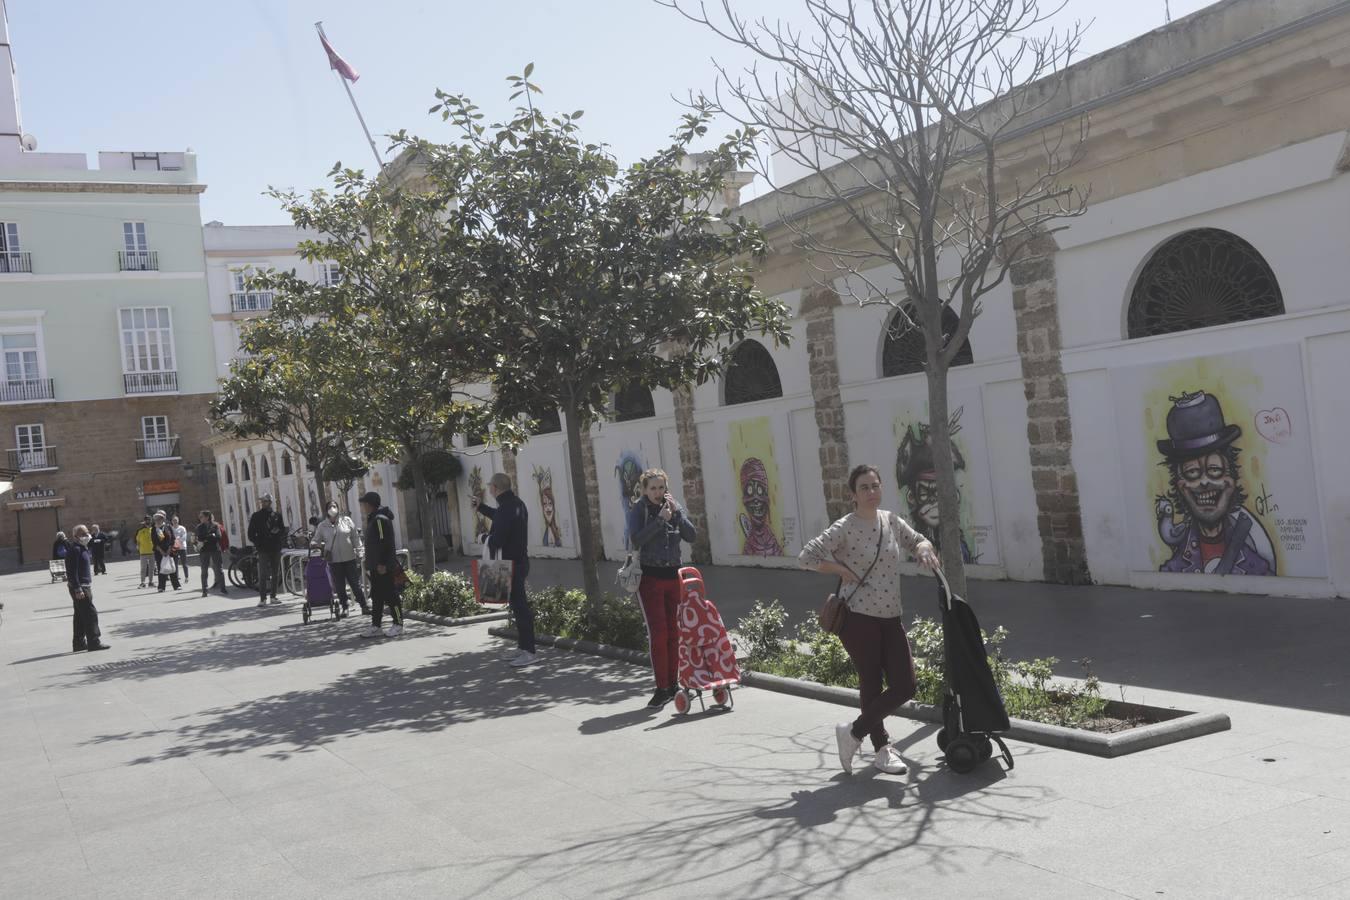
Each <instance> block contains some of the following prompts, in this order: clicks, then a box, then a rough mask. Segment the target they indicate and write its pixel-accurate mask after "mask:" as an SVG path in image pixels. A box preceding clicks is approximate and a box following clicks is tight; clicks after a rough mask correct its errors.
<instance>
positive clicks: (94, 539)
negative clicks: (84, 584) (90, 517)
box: [89, 525, 112, 575]
mask: <svg viewBox="0 0 1350 900" xmlns="http://www.w3.org/2000/svg"><path fill="white" fill-rule="evenodd" d="M111 545H112V539H111V538H109V537H108V535H107V534H106V533H105V532H103V531H100V530H99V527H98V526H97V525H90V526H89V551H90V552H91V553H92V554H93V555H94V574H95V575H107V574H108V547H110V546H111Z"/></svg>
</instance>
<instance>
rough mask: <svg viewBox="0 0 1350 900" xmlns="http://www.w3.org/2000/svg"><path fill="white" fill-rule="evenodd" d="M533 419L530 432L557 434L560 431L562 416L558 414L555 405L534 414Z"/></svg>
mask: <svg viewBox="0 0 1350 900" xmlns="http://www.w3.org/2000/svg"><path fill="white" fill-rule="evenodd" d="M535 419H536V421H535V423H534V427H533V428H531V429H530V434H557V433H558V432H559V431H562V417H561V416H559V415H558V407H556V406H554V407H551V408H550V409H546V410H544V411H543V412H541V413H539V414H538V415H536V416H535Z"/></svg>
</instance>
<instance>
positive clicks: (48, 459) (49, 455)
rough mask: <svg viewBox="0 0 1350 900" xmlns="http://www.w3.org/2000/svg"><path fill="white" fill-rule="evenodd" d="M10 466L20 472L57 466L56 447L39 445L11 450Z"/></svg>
mask: <svg viewBox="0 0 1350 900" xmlns="http://www.w3.org/2000/svg"><path fill="white" fill-rule="evenodd" d="M9 467H10V468H11V469H18V470H19V471H20V472H37V471H41V470H43V469H55V468H56V448H55V447H38V448H35V449H29V450H10V451H9Z"/></svg>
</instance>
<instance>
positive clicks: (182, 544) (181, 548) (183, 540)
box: [173, 514, 188, 584]
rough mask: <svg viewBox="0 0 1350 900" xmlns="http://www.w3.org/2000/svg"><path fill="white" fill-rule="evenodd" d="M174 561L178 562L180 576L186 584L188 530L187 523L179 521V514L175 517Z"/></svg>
mask: <svg viewBox="0 0 1350 900" xmlns="http://www.w3.org/2000/svg"><path fill="white" fill-rule="evenodd" d="M173 561H174V562H175V563H177V564H178V574H179V577H180V578H182V579H183V583H184V584H186V583H187V580H188V530H187V526H186V525H183V524H182V523H181V522H179V521H178V516H177V514H175V515H174V517H173Z"/></svg>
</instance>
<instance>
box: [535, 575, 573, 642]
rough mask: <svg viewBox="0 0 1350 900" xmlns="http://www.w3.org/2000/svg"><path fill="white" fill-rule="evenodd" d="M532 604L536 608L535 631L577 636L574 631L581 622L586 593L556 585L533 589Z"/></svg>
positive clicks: (559, 635) (561, 635)
mask: <svg viewBox="0 0 1350 900" xmlns="http://www.w3.org/2000/svg"><path fill="white" fill-rule="evenodd" d="M530 606H531V608H532V609H533V610H534V630H535V631H537V632H539V633H540V634H553V635H557V636H558V637H576V635H575V634H574V632H575V631H576V629H577V626H578V624H579V623H580V622H581V613H582V610H583V609H585V606H586V594H585V592H583V591H578V590H575V589H569V588H564V587H561V586H557V585H555V586H553V587H546V588H542V589H541V590H537V591H531V592H530Z"/></svg>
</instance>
